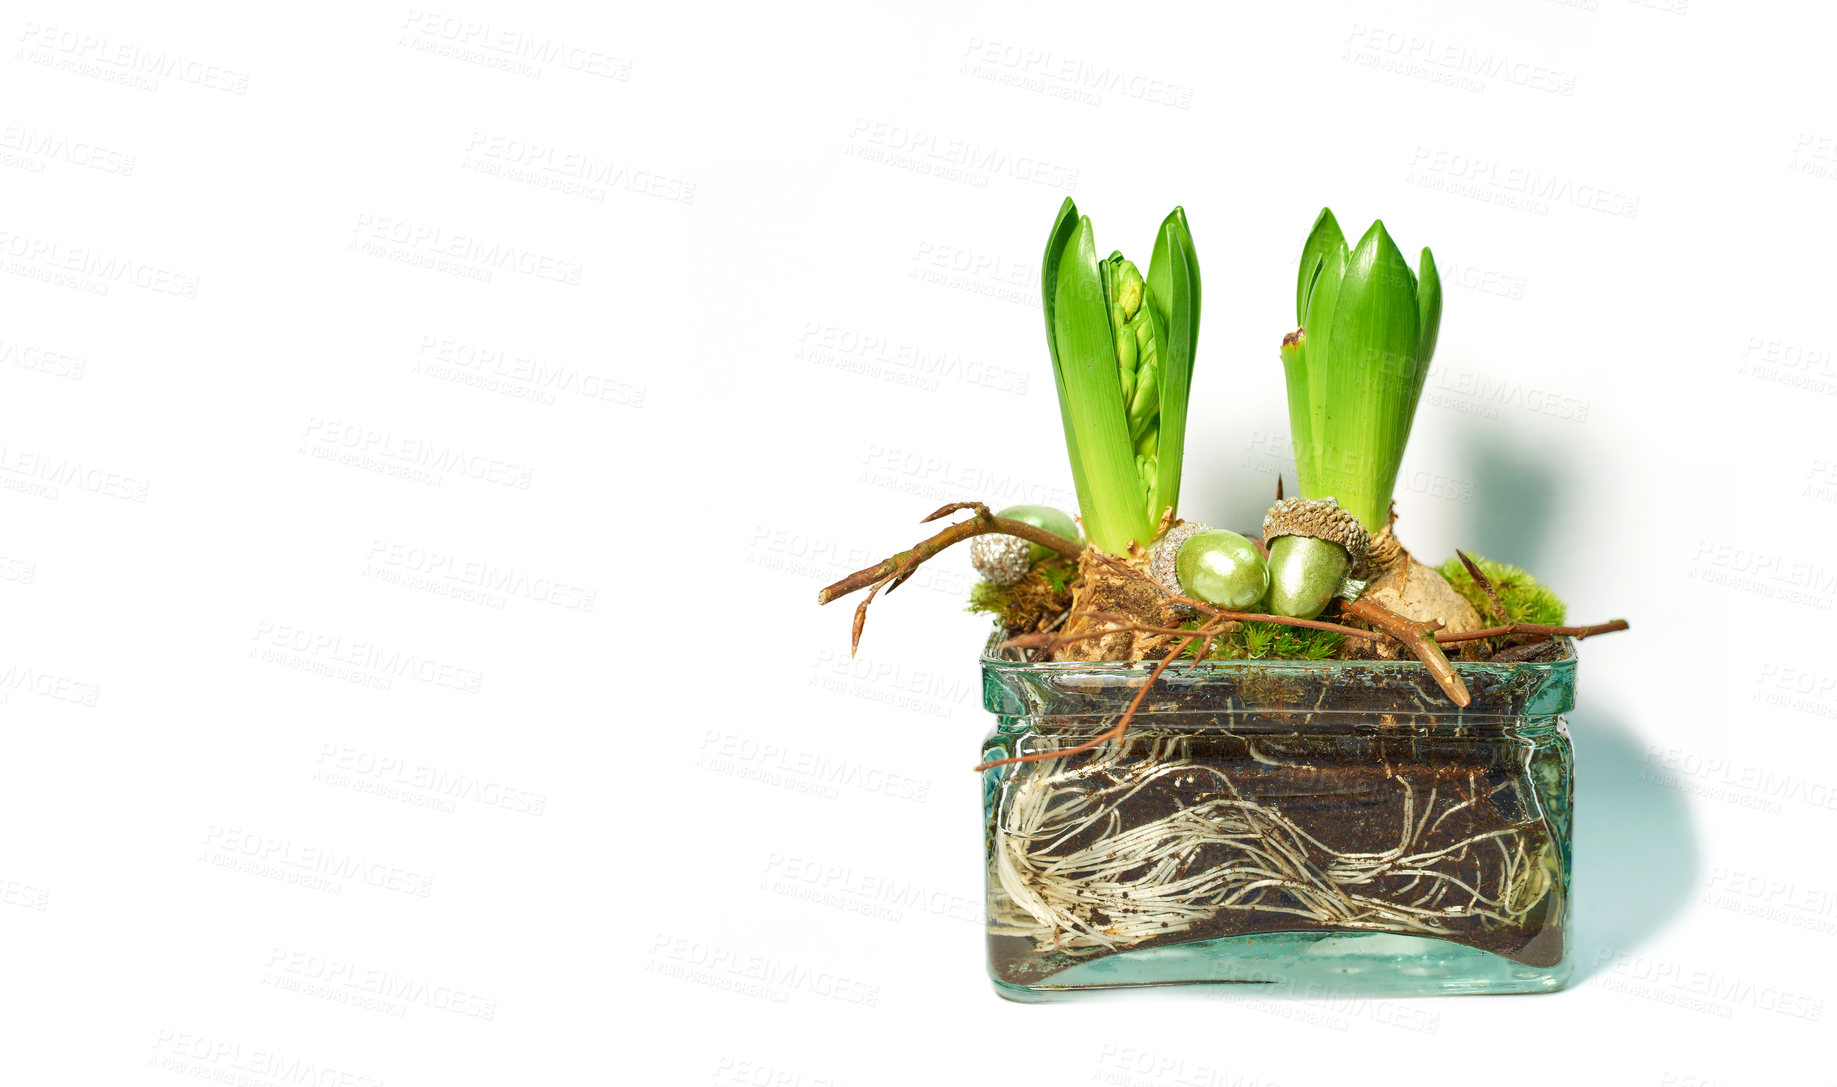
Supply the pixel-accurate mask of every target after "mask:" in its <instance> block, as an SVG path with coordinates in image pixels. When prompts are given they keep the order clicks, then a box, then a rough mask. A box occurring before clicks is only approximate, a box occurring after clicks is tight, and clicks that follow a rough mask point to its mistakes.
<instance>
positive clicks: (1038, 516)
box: [995, 506, 1079, 565]
mask: <svg viewBox="0 0 1837 1087" xmlns="http://www.w3.org/2000/svg"><path fill="white" fill-rule="evenodd" d="M995 516H997V517H1006V518H1008V519H1009V520H1013V521H1019V522H1021V523H1022V524H1027V525H1032V526H1033V527H1034V528H1043V529H1045V530H1046V531H1048V532H1051V533H1053V534H1055V535H1058V536H1063V537H1065V538H1066V539H1068V540H1071V541H1072V542H1073V543H1077V542H1079V536H1078V522H1076V521H1074V520H1072V515H1071V514H1069V513H1066V512H1064V511H1063V510H1056V509H1053V508H1052V507H1051V506H1009V507H1008V508H1007V509H1005V510H996V511H995ZM1028 542H1029V543H1030V544H1032V546H1031V547H1030V548H1029V549H1028V552H1027V556H1028V558H1027V562H1028V565H1032V564H1033V563H1036V562H1039V561H1040V560H1041V559H1043V558H1045V557H1046V556H1048V555H1054V554H1057V553H1058V552H1056V551H1054V550H1053V549H1052V548H1050V547H1046V546H1044V545H1042V544H1037V543H1032V541H1028Z"/></svg>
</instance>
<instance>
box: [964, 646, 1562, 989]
mask: <svg viewBox="0 0 1837 1087" xmlns="http://www.w3.org/2000/svg"><path fill="white" fill-rule="evenodd" d="M992 645H993V643H991V649H990V650H989V651H988V652H986V653H985V655H984V657H983V661H982V674H983V704H984V706H985V708H987V709H988V710H989V712H990V713H993V714H994V715H995V717H996V728H995V732H994V734H993V735H991V736H990V737H989V739H988V741H987V742H986V743H985V744H984V750H983V761H985V762H988V761H994V760H997V759H1004V758H1010V757H1013V756H1015V755H1025V754H1032V753H1036V752H1043V751H1053V750H1060V749H1063V748H1068V747H1071V746H1074V745H1076V744H1078V743H1081V742H1083V741H1085V740H1088V739H1090V738H1092V737H1094V736H1097V735H1099V734H1100V733H1102V732H1103V731H1105V730H1106V729H1108V728H1110V727H1111V726H1113V725H1114V724H1115V723H1116V721H1117V719H1118V718H1119V717H1120V716H1121V714H1122V713H1123V712H1124V711H1125V710H1126V709H1127V707H1128V705H1129V703H1130V702H1131V701H1132V700H1133V699H1134V698H1135V696H1136V694H1137V693H1138V692H1139V691H1140V690H1141V685H1142V684H1143V683H1144V682H1146V680H1147V677H1148V674H1149V672H1150V671H1151V669H1152V667H1153V665H1152V663H1147V664H1128V663H1111V662H1090V661H1084V662H1079V661H1071V662H1062V663H1050V662H1045V663H1040V662H1026V661H1022V660H1018V659H1010V658H1007V657H1004V656H1002V655H1000V654H999V653H997V652H996V651H995V650H994V649H993V648H992ZM1555 648H1556V650H1557V651H1556V652H1555V653H1554V654H1553V655H1552V657H1551V659H1548V660H1545V661H1541V662H1538V663H1512V664H1490V663H1462V664H1457V665H1456V667H1457V668H1458V670H1459V671H1460V674H1461V676H1462V678H1463V679H1464V680H1465V681H1466V684H1467V689H1468V691H1469V692H1470V693H1471V694H1472V696H1473V700H1472V702H1471V704H1470V705H1468V706H1467V707H1466V708H1464V709H1462V708H1457V707H1456V706H1455V705H1454V704H1453V703H1452V702H1450V701H1449V700H1448V698H1447V696H1446V695H1445V694H1443V693H1442V691H1441V689H1440V688H1439V687H1438V686H1437V685H1436V684H1435V681H1434V680H1433V679H1432V678H1431V677H1430V676H1429V674H1428V671H1427V669H1425V668H1424V667H1423V666H1422V665H1420V664H1418V663H1415V662H1404V661H1208V662H1206V663H1204V664H1181V665H1174V666H1170V667H1169V668H1168V670H1167V671H1166V672H1164V673H1163V674H1162V675H1161V677H1160V678H1159V679H1158V680H1157V681H1156V684H1155V689H1154V690H1152V691H1150V692H1149V694H1148V696H1147V698H1146V700H1145V702H1144V703H1143V706H1142V708H1141V709H1140V710H1139V711H1138V712H1137V713H1136V715H1135V717H1134V719H1133V720H1132V722H1131V724H1130V727H1129V730H1128V734H1127V735H1126V737H1125V738H1124V739H1123V740H1122V741H1121V743H1120V744H1118V743H1116V742H1106V743H1104V744H1102V745H1100V746H1099V747H1097V748H1094V749H1093V750H1091V751H1088V752H1085V753H1083V754H1078V755H1069V756H1060V757H1056V758H1050V759H1046V760H1043V761H1038V762H1030V763H1017V764H1010V765H1007V766H1000V767H993V768H991V769H989V770H986V771H984V775H983V808H984V832H985V835H984V841H985V853H986V860H987V869H988V872H987V876H988V883H987V888H988V949H989V975H990V977H991V978H992V979H993V980H994V982H995V986H996V989H997V991H998V992H1000V993H1001V994H1002V995H1003V996H1006V997H1009V998H1011V999H1015V1000H1023V1001H1050V1000H1063V999H1068V998H1070V997H1073V996H1076V995H1079V994H1082V993H1089V992H1093V991H1101V990H1108V989H1119V988H1131V987H1141V986H1156V985H1191V984H1215V985H1237V986H1240V987H1243V988H1245V989H1246V990H1253V991H1254V992H1256V993H1257V994H1258V995H1269V994H1272V993H1284V994H1288V995H1295V996H1304V997H1326V996H1342V995H1369V996H1417V995H1431V994H1439V993H1532V992H1549V991H1552V990H1556V989H1560V988H1562V986H1563V984H1564V983H1565V982H1566V981H1567V980H1568V977H1569V972H1570V965H1571V964H1570V956H1569V944H1570V941H1569V902H1570V895H1569V882H1570V826H1571V820H1570V798H1571V777H1572V773H1573V767H1574V755H1573V752H1572V750H1571V747H1570V743H1569V735H1568V732H1567V730H1566V729H1565V727H1564V724H1563V715H1564V714H1565V713H1566V712H1568V711H1569V710H1570V709H1571V708H1572V706H1573V705H1574V701H1575V665H1576V658H1575V650H1574V647H1573V645H1572V644H1570V643H1568V642H1567V641H1564V642H1563V643H1561V644H1560V645H1559V646H1557V647H1555Z"/></svg>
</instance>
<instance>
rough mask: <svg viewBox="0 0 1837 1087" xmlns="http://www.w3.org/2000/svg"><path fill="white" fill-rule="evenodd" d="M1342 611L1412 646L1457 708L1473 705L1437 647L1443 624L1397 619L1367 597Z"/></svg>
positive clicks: (1344, 603)
mask: <svg viewBox="0 0 1837 1087" xmlns="http://www.w3.org/2000/svg"><path fill="white" fill-rule="evenodd" d="M1339 610H1340V611H1342V612H1344V613H1345V614H1347V615H1350V616H1353V617H1354V618H1358V619H1363V620H1365V621H1366V622H1367V623H1370V624H1371V625H1372V626H1375V627H1377V628H1378V629H1379V630H1382V631H1383V632H1384V633H1386V634H1389V635H1390V636H1391V637H1393V638H1395V639H1397V640H1398V641H1400V642H1402V643H1403V644H1405V645H1407V646H1409V647H1410V651H1411V652H1412V653H1415V654H1416V656H1417V659H1419V660H1421V661H1422V663H1423V664H1424V665H1425V666H1427V667H1428V669H1429V674H1430V675H1432V676H1434V677H1435V682H1436V683H1439V684H1441V688H1442V692H1443V693H1444V694H1446V695H1447V696H1448V698H1449V699H1450V700H1452V701H1453V702H1454V704H1455V705H1457V706H1465V705H1467V704H1468V703H1469V702H1472V701H1473V696H1472V695H1470V694H1468V693H1467V684H1466V683H1465V682H1464V681H1462V679H1461V676H1460V673H1459V672H1456V671H1455V670H1454V665H1452V664H1449V663H1448V655H1447V654H1446V653H1443V652H1442V650H1441V646H1439V645H1437V644H1435V639H1434V637H1433V635H1434V633H1435V632H1436V630H1438V629H1439V628H1440V626H1441V624H1440V623H1423V622H1418V621H1417V620H1415V619H1411V618H1408V617H1406V616H1402V615H1398V614H1397V613H1396V612H1394V611H1392V610H1390V609H1389V608H1387V607H1385V606H1384V605H1382V604H1380V603H1378V602H1377V601H1376V600H1373V599H1371V598H1370V597H1368V596H1361V597H1359V598H1358V599H1357V600H1342V601H1340V606H1339Z"/></svg>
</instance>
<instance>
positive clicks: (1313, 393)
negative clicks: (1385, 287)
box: [1289, 224, 1350, 498]
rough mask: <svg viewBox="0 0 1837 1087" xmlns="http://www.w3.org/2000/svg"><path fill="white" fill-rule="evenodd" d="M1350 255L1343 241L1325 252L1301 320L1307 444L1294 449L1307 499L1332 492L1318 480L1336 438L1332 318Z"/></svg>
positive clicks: (1297, 432) (1297, 431)
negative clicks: (1330, 415) (1331, 403)
mask: <svg viewBox="0 0 1837 1087" xmlns="http://www.w3.org/2000/svg"><path fill="white" fill-rule="evenodd" d="M1336 226H1337V224H1336ZM1349 256H1350V254H1349V253H1348V252H1347V251H1346V243H1345V241H1344V239H1342V240H1341V241H1340V243H1339V244H1338V245H1336V246H1332V247H1330V248H1328V249H1327V250H1326V252H1325V254H1324V255H1323V258H1322V263H1321V267H1320V272H1319V273H1318V274H1317V275H1316V276H1315V277H1314V286H1313V289H1312V290H1310V291H1309V292H1308V310H1307V313H1306V315H1305V316H1304V317H1303V318H1302V321H1301V330H1302V337H1301V351H1302V357H1303V358H1304V359H1305V360H1306V363H1305V364H1306V367H1307V372H1308V386H1307V393H1308V400H1307V413H1308V425H1307V428H1306V434H1307V436H1308V445H1307V446H1306V447H1303V446H1301V445H1299V444H1297V445H1296V446H1295V473H1296V475H1298V476H1299V477H1300V478H1299V479H1298V480H1297V481H1296V485H1297V487H1298V488H1299V490H1298V493H1299V494H1301V495H1302V496H1303V497H1306V498H1317V497H1322V496H1324V495H1328V494H1332V493H1333V492H1332V491H1323V490H1317V489H1316V484H1315V481H1316V480H1317V479H1318V478H1319V477H1320V474H1321V466H1322V464H1323V462H1324V460H1325V459H1326V457H1327V454H1328V448H1329V446H1328V443H1329V442H1330V441H1331V439H1332V436H1333V434H1332V431H1331V429H1330V428H1329V425H1328V420H1327V396H1328V391H1329V385H1330V383H1331V381H1332V380H1333V368H1332V365H1331V363H1332V359H1333V317H1334V314H1335V312H1336V311H1337V310H1338V308H1339V299H1340V291H1341V290H1342V288H1343V285H1344V280H1345V278H1346V261H1347V259H1348V257H1349ZM1295 410H1296V409H1295V405H1293V404H1291V405H1289V415H1290V417H1291V418H1292V417H1293V416H1294V414H1295ZM1301 433H1302V430H1301V428H1299V427H1297V428H1296V429H1295V433H1294V434H1292V435H1290V440H1291V441H1296V442H1299V440H1300V435H1301Z"/></svg>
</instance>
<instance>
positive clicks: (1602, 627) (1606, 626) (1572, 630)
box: [1435, 619, 1630, 645]
mask: <svg viewBox="0 0 1837 1087" xmlns="http://www.w3.org/2000/svg"><path fill="white" fill-rule="evenodd" d="M1627 629H1630V628H1629V627H1628V626H1627V621H1626V620H1625V619H1614V620H1611V621H1609V622H1606V623H1595V624H1593V625H1591V626H1585V627H1553V626H1547V625H1545V624H1543V623H1508V624H1506V625H1505V626H1502V627H1487V628H1486V629H1485V630H1469V631H1466V632H1465V633H1461V634H1449V633H1448V632H1447V631H1445V630H1438V631H1436V632H1435V640H1436V641H1437V642H1440V643H1441V644H1442V645H1452V644H1453V643H1455V642H1477V641H1479V640H1481V639H1482V638H1503V637H1505V636H1507V635H1511V634H1541V635H1543V636H1544V637H1546V638H1574V639H1575V640H1576V641H1578V642H1579V641H1581V640H1582V639H1583V638H1588V637H1592V636H1593V635H1596V634H1612V633H1613V632H1614V631H1616V630H1627Z"/></svg>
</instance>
